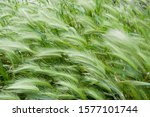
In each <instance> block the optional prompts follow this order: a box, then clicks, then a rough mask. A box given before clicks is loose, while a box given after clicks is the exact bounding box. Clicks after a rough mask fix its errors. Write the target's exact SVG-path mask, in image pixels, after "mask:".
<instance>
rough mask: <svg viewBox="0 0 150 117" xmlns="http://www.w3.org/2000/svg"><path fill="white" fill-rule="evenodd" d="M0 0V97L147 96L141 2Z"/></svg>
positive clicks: (145, 19)
mask: <svg viewBox="0 0 150 117" xmlns="http://www.w3.org/2000/svg"><path fill="white" fill-rule="evenodd" d="M34 1H35V2H31V1H28V0H22V2H18V1H17V0H5V1H0V99H17V100H18V99H22V100H23V99H41V100H42V99H49V100H51V99H63V100H68V99H75V100H76V99H82V100H88V99H89V100H92V99H94V100H95V99H96V100H99V99H101V100H110V99H113V100H129V99H130V100H133V99H134V100H139V99H143V100H148V99H150V46H149V45H150V3H149V2H148V0H116V3H113V1H112V0H45V1H44V2H43V0H34Z"/></svg>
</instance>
